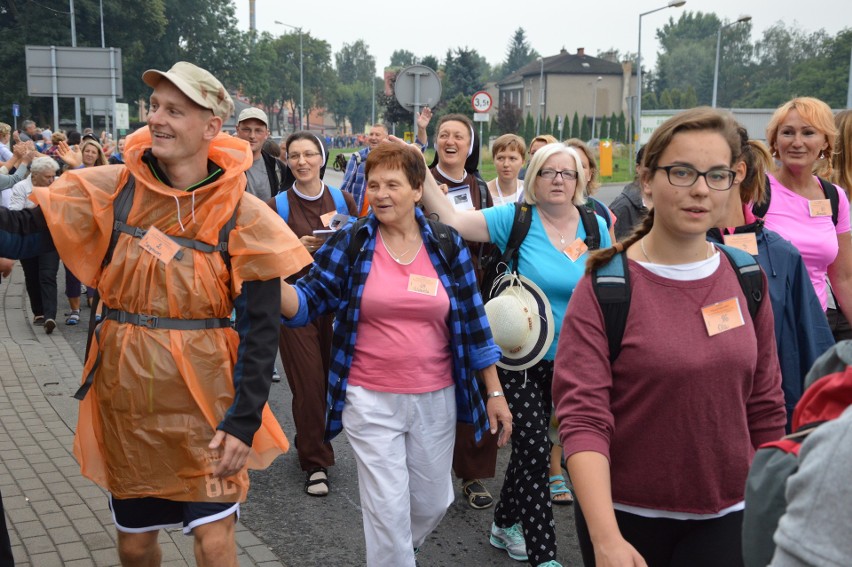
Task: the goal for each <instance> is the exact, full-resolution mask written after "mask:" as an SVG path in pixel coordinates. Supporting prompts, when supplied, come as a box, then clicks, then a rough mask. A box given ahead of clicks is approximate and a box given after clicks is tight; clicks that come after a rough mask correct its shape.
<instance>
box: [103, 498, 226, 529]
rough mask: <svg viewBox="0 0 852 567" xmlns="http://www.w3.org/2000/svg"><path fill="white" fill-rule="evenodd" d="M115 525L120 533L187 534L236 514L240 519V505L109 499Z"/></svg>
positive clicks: (150, 499)
mask: <svg viewBox="0 0 852 567" xmlns="http://www.w3.org/2000/svg"><path fill="white" fill-rule="evenodd" d="M109 509H110V510H111V511H112V521H113V522H115V527H116V529H117V530H118V531H120V532H125V533H130V534H134V533H143V532H152V531H155V530H160V529H174V528H180V527H183V533H185V534H190V533H192V530H193V528H195V527H196V526H200V525H203V524H209V523H211V522H215V521H217V520H221V519H222V518H227V517H228V516H230V515H231V514H235V516H234V521H237V519H239V517H240V504H239V502H176V501H174V500H164V499H162V498H151V497H148V498H127V499H119V498H113V497H112V495H110V496H109Z"/></svg>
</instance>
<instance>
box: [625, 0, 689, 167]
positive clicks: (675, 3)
mask: <svg viewBox="0 0 852 567" xmlns="http://www.w3.org/2000/svg"><path fill="white" fill-rule="evenodd" d="M684 4H686V0H671V1H670V2H669V3H668V4H666V5H665V6H661V7H659V8H655V9H653V10H648V11H647V12H642V13H641V14H639V47H638V50H637V51H636V131H635V132H634V133H633V135H634V136H635V137H636V138H637V140H635V141H636V143H635V144H633V158H634V162H635V161H636V149H637V148H636V146H637V144H638V142H639V140H638V138H639V137H640V136H641V135H642V18H643V17H644V16H647V15H648V14H653V13H654V12H659V11H660V10H665V9H666V8H680V7H681V6H683V5H684Z"/></svg>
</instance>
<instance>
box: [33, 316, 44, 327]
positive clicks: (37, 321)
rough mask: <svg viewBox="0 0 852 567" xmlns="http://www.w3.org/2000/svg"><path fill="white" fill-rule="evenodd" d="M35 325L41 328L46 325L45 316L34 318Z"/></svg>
mask: <svg viewBox="0 0 852 567" xmlns="http://www.w3.org/2000/svg"><path fill="white" fill-rule="evenodd" d="M33 325H35V326H36V327H41V326H43V325H44V315H36V316H35V317H33Z"/></svg>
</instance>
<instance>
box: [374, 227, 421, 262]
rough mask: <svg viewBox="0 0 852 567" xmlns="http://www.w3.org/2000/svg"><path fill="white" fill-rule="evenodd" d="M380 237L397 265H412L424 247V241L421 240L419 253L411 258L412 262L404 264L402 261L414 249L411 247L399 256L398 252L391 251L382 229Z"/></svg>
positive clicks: (418, 248)
mask: <svg viewBox="0 0 852 567" xmlns="http://www.w3.org/2000/svg"><path fill="white" fill-rule="evenodd" d="M379 236H381V240H382V246H384V247H385V250H387V252H388V254H390V257H391V259H392V260H393V261H394V262H396V263H397V264H402V265H408V264H410V263H411V262H413V261H414V258H416V257H417V254H418V253H419V252H420V249H421V248H422V247H423V240H422V239H421V240H420V246H418V247H417V251H416V252H415V253H414V257H413V258H411V260H409V261H408V262H403V261H402V258H403V257H404V256H405V255H407V254H408V253H409V252H411V250H412V247H411V246H409V247H408V248H406V249H405V250H403V251H402V253H400V254H397V253H396V252H394V251H393V250H391V248H390V246H388V243H387V242H386V241H385V236H384V234H382V229H381V228H380V229H379Z"/></svg>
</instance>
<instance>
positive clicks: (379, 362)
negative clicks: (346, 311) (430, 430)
mask: <svg viewBox="0 0 852 567" xmlns="http://www.w3.org/2000/svg"><path fill="white" fill-rule="evenodd" d="M376 238H377V241H376V251H375V253H374V254H373V265H372V266H371V267H370V274H369V275H368V276H367V282H366V284H365V285H364V294H363V295H362V296H361V314H360V317H359V319H358V335H357V337H356V339H355V354H354V356H353V358H352V366H351V367H350V370H349V383H350V384H352V385H353V386H361V387H364V388H367V389H368V390H376V391H379V392H391V393H395V394H422V393H425V392H435V391H437V390H441V389H443V388H446V387H448V386H452V385H453V369H452V364H453V358H452V353H451V352H450V329H449V327H448V326H447V325H448V321H449V315H450V299H449V297H448V296H447V291H446V290H445V289H444V286H443V285H441V282H440V280H438V273H437V272H436V271H435V267H434V266H433V265H432V262H431V260H430V259H429V253H428V252H427V251H426V249H425V247H421V248H420V251H419V252H418V253H417V256H416V257H415V259H414V261H413V262H412V263H411V264H408V265H403V264H398V263H397V262H395V261H394V260H393V258H391V256H390V254H388V252H387V250H385V247H384V245H383V244H382V236H381V234H379V235H378V236H377V237H376ZM412 276H415V281H412V279H411V278H412ZM417 276H419V277H420V278H425V279H420V281H417V280H418V278H417ZM410 285H413V287H416V288H417V289H418V290H420V291H425V292H426V293H418V292H415V291H409V287H410ZM432 292H434V293H435V295H431V293H432Z"/></svg>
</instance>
